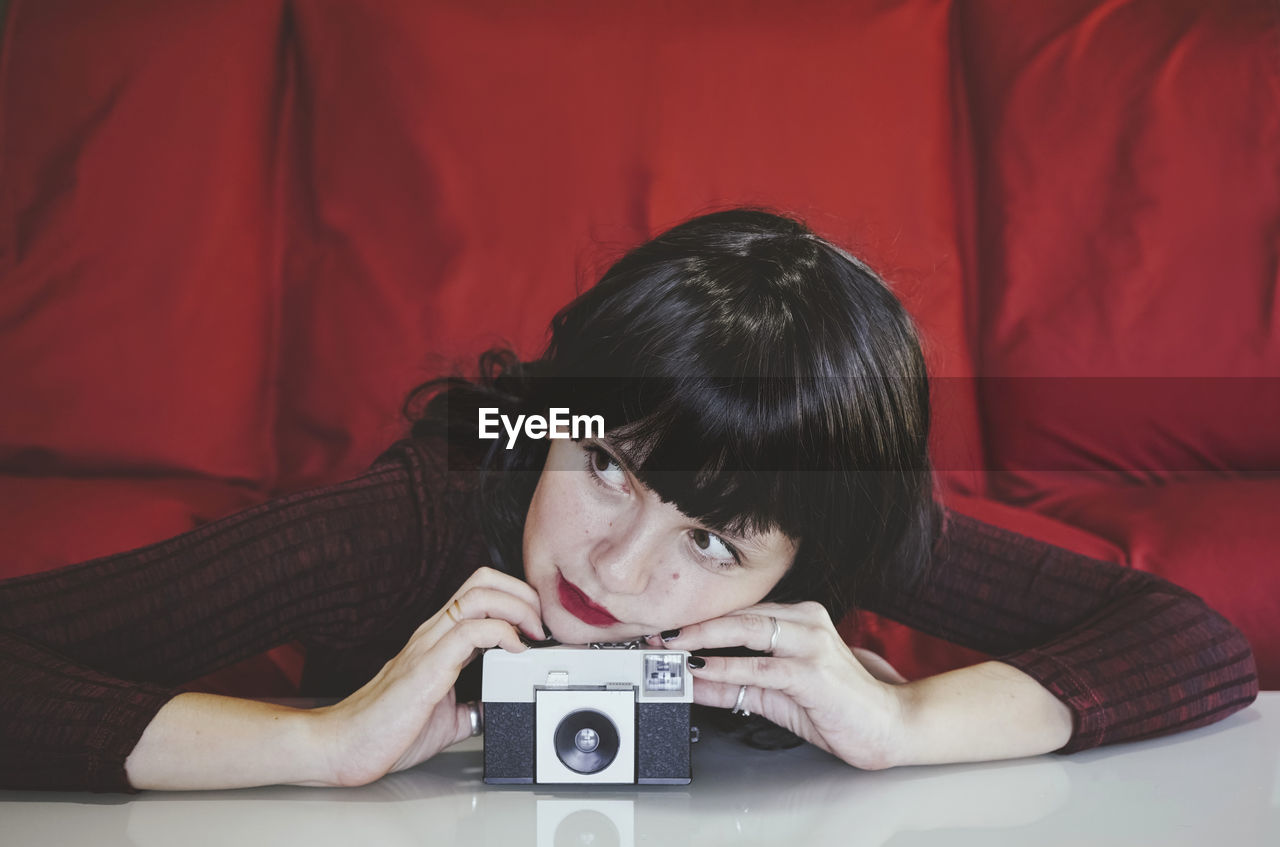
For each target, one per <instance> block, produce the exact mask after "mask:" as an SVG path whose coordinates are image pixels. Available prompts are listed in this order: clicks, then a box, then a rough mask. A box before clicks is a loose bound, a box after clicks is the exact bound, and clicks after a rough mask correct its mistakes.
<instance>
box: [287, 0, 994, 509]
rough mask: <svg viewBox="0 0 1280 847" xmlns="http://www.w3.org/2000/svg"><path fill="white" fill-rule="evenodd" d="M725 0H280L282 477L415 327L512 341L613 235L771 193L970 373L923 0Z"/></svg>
mask: <svg viewBox="0 0 1280 847" xmlns="http://www.w3.org/2000/svg"><path fill="white" fill-rule="evenodd" d="M741 11H742V9H741V5H740V4H739V3H736V2H723V0H721V2H706V3H692V4H687V3H659V4H654V3H642V4H629V5H628V6H626V7H624V6H621V5H619V4H612V3H603V4H602V3H598V2H593V1H592V2H586V0H578V1H577V2H569V3H560V4H557V5H556V6H555V7H554V9H553V10H548V9H546V8H543V7H525V6H524V5H522V4H511V3H496V2H479V3H466V4H440V3H418V2H412V1H411V0H388V1H387V2H378V3H349V4H335V3H327V2H299V3H297V4H296V13H297V20H298V27H299V36H298V38H299V42H298V44H299V47H298V49H299V52H300V56H301V66H300V68H301V71H300V79H301V80H303V90H302V91H301V96H300V98H299V103H300V107H301V120H300V122H299V127H300V131H301V132H302V133H303V135H304V137H305V138H306V146H305V149H306V153H307V156H308V158H307V160H306V161H307V167H308V171H307V174H306V182H305V185H303V186H302V187H301V188H300V189H299V192H298V195H297V197H296V198H295V199H296V200H297V202H299V203H301V204H302V207H303V211H302V212H301V213H300V214H299V215H298V216H297V220H298V221H299V226H300V229H299V231H298V232H297V233H296V238H297V241H296V245H297V246H296V249H295V250H294V251H293V253H292V255H293V263H292V264H291V267H290V274H289V284H290V286H291V287H292V290H293V291H294V292H295V295H296V300H295V302H294V305H293V307H291V308H289V309H288V310H286V317H287V319H288V320H289V323H288V339H289V344H290V345H291V349H290V352H289V359H288V361H287V364H286V373H285V377H286V379H285V381H284V391H285V393H284V395H283V398H282V400H283V403H282V408H281V427H282V433H283V434H284V438H283V440H282V449H283V450H284V451H285V452H284V455H283V457H282V458H283V460H284V462H285V467H286V473H287V474H288V476H287V479H288V480H289V481H290V484H303V483H308V482H311V481H314V480H316V479H321V478H327V477H331V476H333V475H334V474H335V473H338V472H344V473H345V472H349V471H351V470H352V469H354V468H356V467H358V466H359V465H361V464H362V463H363V462H365V461H367V459H368V458H369V457H370V456H371V455H372V454H373V453H374V452H375V451H376V450H377V449H378V448H379V447H380V446H381V445H382V444H383V443H384V442H385V438H386V434H387V433H388V432H390V431H392V430H393V429H394V427H395V419H394V411H395V407H396V404H397V402H398V401H399V400H400V398H401V396H402V395H403V393H404V391H405V389H406V388H408V387H409V386H410V385H412V384H414V383H415V382H417V381H420V380H421V379H423V378H424V377H425V376H426V375H427V374H429V373H430V371H431V368H430V367H429V365H428V361H429V360H428V359H427V358H426V354H427V353H428V352H439V353H443V354H445V355H447V356H457V355H466V356H471V355H473V354H474V353H475V352H477V351H478V350H479V349H481V348H482V347H483V346H485V345H487V344H489V343H492V342H494V341H496V340H499V339H503V338H505V339H508V340H510V341H511V342H512V343H514V344H515V346H516V348H517V349H518V350H519V351H520V352H521V353H523V354H525V355H533V354H535V353H537V352H538V351H539V350H540V349H541V346H542V344H543V343H544V341H545V338H544V333H545V329H546V326H547V322H548V319H549V318H550V317H551V315H552V314H553V312H554V311H555V310H556V309H558V308H559V307H560V306H562V305H563V304H564V303H566V302H567V301H568V300H569V299H570V298H571V297H572V296H573V294H574V293H575V292H576V291H577V290H579V289H580V288H582V287H584V286H586V285H588V284H590V283H591V282H592V281H594V280H595V279H596V277H597V276H598V274H599V273H600V272H601V271H602V270H603V269H604V266H605V264H606V263H607V261H608V260H609V259H611V258H614V257H616V256H617V255H619V253H620V251H621V250H622V249H623V248H625V247H628V246H632V245H634V244H637V243H639V242H640V241H642V240H644V239H645V238H647V237H648V236H650V235H652V234H655V233H656V232H657V231H658V230H660V229H662V228H665V227H667V226H669V225H671V224H674V223H676V222H677V221H679V220H681V219H683V218H686V217H688V216H691V215H693V214H695V213H697V212H699V211H702V210H707V209H710V208H717V207H722V206H725V205H729V204H739V203H748V202H757V203H766V204H772V205H775V206H777V207H780V208H782V209H784V210H791V211H794V212H796V213H799V214H801V215H804V216H807V217H809V219H810V222H811V223H812V224H813V226H815V227H816V228H817V229H818V230H819V231H821V232H824V233H827V234H829V235H830V236H832V237H834V238H835V239H837V240H838V241H840V242H843V243H846V244H848V245H850V246H851V247H852V248H853V249H854V250H855V251H856V252H859V253H861V254H863V255H864V256H865V257H866V258H867V259H868V260H869V261H871V263H872V264H873V265H874V266H876V267H878V268H879V269H881V270H882V271H883V272H884V273H885V274H886V275H887V276H888V277H889V278H890V279H891V280H893V281H895V283H896V284H897V287H898V290H899V292H900V293H901V294H902V295H903V297H904V298H905V299H906V300H907V301H908V303H909V304H910V306H911V307H912V309H913V310H914V312H915V314H916V315H917V316H918V318H919V320H920V321H921V323H922V324H923V326H924V328H925V331H926V334H927V336H928V337H929V351H930V358H931V360H932V363H933V365H934V368H935V371H936V372H938V373H941V374H950V375H959V376H967V375H968V374H969V373H970V371H969V366H968V362H969V360H970V355H969V351H968V347H967V342H966V340H965V339H966V337H965V334H964V332H963V306H962V295H963V289H962V287H961V286H960V285H959V277H960V273H961V269H960V267H959V258H958V257H959V255H960V250H959V248H958V246H957V239H958V227H959V225H958V223H957V220H956V205H955V202H954V193H955V177H954V174H953V167H954V165H955V161H956V149H955V146H954V143H953V138H954V134H953V132H952V125H953V121H954V120H955V117H954V104H953V101H952V84H951V79H950V76H949V69H950V68H949V63H950V53H949V43H950V42H949V20H948V15H947V8H946V6H945V4H933V3H908V4H897V5H893V6H886V4H883V3H878V2H857V3H847V4H824V5H817V4H815V5H813V6H811V7H809V8H807V9H806V11H805V13H804V14H796V12H795V10H794V9H792V8H790V7H789V6H786V5H776V6H770V5H768V4H765V5H763V6H756V7H753V8H752V12H751V16H750V21H749V22H746V21H743V20H742V16H741ZM957 385H958V390H954V391H951V392H949V394H948V396H947V397H946V398H945V403H944V405H945V407H946V408H947V409H948V410H949V412H950V413H949V415H948V417H947V426H945V427H942V428H940V434H939V444H940V448H939V449H940V451H941V453H942V454H944V455H945V454H948V453H949V452H950V453H958V454H959V455H960V456H961V457H962V458H960V459H956V460H950V459H944V460H943V461H942V462H941V464H942V465H944V466H946V467H949V468H954V467H963V468H965V469H966V470H969V469H972V468H975V467H980V463H981V457H980V446H979V442H978V440H977V435H976V433H977V423H976V420H977V418H976V412H975V408H974V404H973V398H972V386H971V385H970V384H968V383H965V382H961V383H958V384H957ZM962 422H963V423H964V425H965V426H966V427H967V428H966V429H963V430H957V429H955V427H959V426H960V424H961V423H962ZM956 432H959V433H960V434H959V435H955V433H956ZM970 477H972V474H970ZM970 484H976V483H972V482H971V483H970Z"/></svg>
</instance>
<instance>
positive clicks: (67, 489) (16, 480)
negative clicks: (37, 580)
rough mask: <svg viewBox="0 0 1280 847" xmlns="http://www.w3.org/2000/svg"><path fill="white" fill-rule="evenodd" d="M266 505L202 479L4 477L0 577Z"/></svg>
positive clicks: (0, 500) (138, 542) (168, 534)
mask: <svg viewBox="0 0 1280 847" xmlns="http://www.w3.org/2000/svg"><path fill="white" fill-rule="evenodd" d="M261 500H262V497H261V496H260V495H257V494H254V493H253V492H252V491H249V490H248V489H246V488H244V487H242V486H235V485H228V484H226V483H221V482H210V481H207V480H198V479H127V478H124V479H108V478H95V479H68V478H65V477H45V478H32V477H14V476H0V538H3V539H4V540H5V546H4V556H3V558H2V559H0V579H3V578H6V577H10V576H19V575H21V574H28V573H39V572H40V571H45V570H49V569H50V568H56V567H59V566H61V565H66V564H71V563H73V562H82V561H86V560H88V559H94V558H97V557H99V556H106V555H109V554H111V553H119V552H120V551H122V550H132V549H134V548H136V547H142V546H144V545H147V544H152V543H154V542H156V541H163V540H164V539H166V538H171V537H172V536H175V535H177V534H179V533H182V532H186V531H187V530H189V529H192V528H194V527H196V526H198V525H200V524H202V523H205V522H206V521H210V520H213V519H215V518H218V517H221V516H222V515H225V514H229V513H231V512H234V511H237V510H239V509H246V508H248V507H249V506H253V505H256V504H257V503H259V502H261Z"/></svg>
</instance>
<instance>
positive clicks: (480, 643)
mask: <svg viewBox="0 0 1280 847" xmlns="http://www.w3.org/2000/svg"><path fill="white" fill-rule="evenodd" d="M517 630H519V631H523V632H524V633H525V635H526V636H528V637H529V638H530V639H532V640H534V641H541V640H542V639H544V638H545V637H546V636H545V634H544V631H543V626H542V615H541V613H540V607H539V603H538V595H537V592H535V591H534V590H533V589H532V588H531V587H529V585H527V584H526V583H524V582H521V581H520V580H518V579H516V578H515V577H512V576H509V575H507V574H504V573H501V572H499V571H496V570H493V569H492V568H480V569H479V570H477V571H476V572H475V573H474V574H472V575H471V577H470V578H469V579H468V580H467V581H466V582H465V583H464V584H463V585H462V587H461V588H459V589H458V591H457V593H455V594H454V595H453V597H452V598H451V599H450V601H449V602H448V603H447V604H446V605H445V606H444V608H442V609H441V610H440V611H438V612H436V614H434V615H432V616H431V617H430V618H429V619H428V620H427V621H426V622H425V623H423V624H422V626H420V627H418V629H417V630H416V631H415V632H414V634H413V636H412V637H411V638H410V639H409V642H408V643H407V644H405V646H404V649H402V650H401V651H400V652H399V653H398V654H396V656H395V657H394V658H393V659H391V661H389V662H387V663H386V664H385V665H383V667H382V670H380V671H378V673H377V675H376V676H374V677H373V679H371V680H369V682H367V683H366V684H365V685H364V686H363V687H361V688H360V689H359V690H358V691H356V692H354V693H353V694H351V695H350V696H349V697H347V698H346V699H345V700H342V701H341V702H339V703H336V704H334V705H332V706H327V707H325V708H322V709H316V710H314V711H313V712H312V713H311V715H312V718H313V721H314V723H313V726H314V729H315V732H316V733H317V736H318V738H319V739H320V743H321V744H323V745H324V746H325V749H326V754H325V760H326V761H327V762H328V772H329V778H328V779H326V780H324V782H325V784H329V785H343V786H350V785H365V784H367V783H370V782H373V781H375V780H377V779H380V778H381V777H383V776H385V775H386V774H388V773H393V772H395V771H400V770H404V769H405V768H411V767H413V766H414V765H416V764H418V763H419V762H422V761H425V760H426V759H429V758H431V757H432V756H434V755H435V754H436V753H438V752H440V751H441V750H443V749H444V748H446V747H448V746H450V745H452V744H456V743H457V742H459V741H461V740H462V739H464V738H466V737H467V736H469V735H470V734H471V720H470V715H469V714H468V707H467V706H466V705H465V704H459V703H457V702H456V699H455V696H454V688H453V686H454V683H455V682H456V681H457V679H458V674H459V673H460V672H461V671H462V669H463V668H464V667H465V666H466V665H467V664H468V663H470V662H471V661H472V660H473V659H474V658H475V657H476V655H477V654H478V653H479V651H481V650H483V649H485V648H488V647H502V648H504V649H506V650H509V651H511V652H513V653H518V652H521V651H523V650H526V649H528V648H527V647H526V645H525V644H524V643H522V642H521V640H520V636H519V633H518V631H517Z"/></svg>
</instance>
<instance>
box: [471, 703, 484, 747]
mask: <svg viewBox="0 0 1280 847" xmlns="http://www.w3.org/2000/svg"><path fill="white" fill-rule="evenodd" d="M467 717H469V718H470V719H471V737H472V738H475V737H476V736H477V735H481V734H482V733H484V715H483V713H481V711H480V704H479V703H477V702H476V701H475V700H472V701H470V702H469V703H467Z"/></svg>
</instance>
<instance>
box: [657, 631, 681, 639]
mask: <svg viewBox="0 0 1280 847" xmlns="http://www.w3.org/2000/svg"><path fill="white" fill-rule="evenodd" d="M660 637H661V638H662V640H663V641H670V640H671V639H673V638H679V637H680V630H678V629H669V630H667V631H666V632H664V633H662V635H661V636H660Z"/></svg>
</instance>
